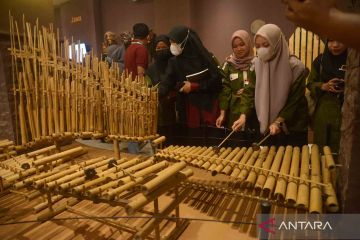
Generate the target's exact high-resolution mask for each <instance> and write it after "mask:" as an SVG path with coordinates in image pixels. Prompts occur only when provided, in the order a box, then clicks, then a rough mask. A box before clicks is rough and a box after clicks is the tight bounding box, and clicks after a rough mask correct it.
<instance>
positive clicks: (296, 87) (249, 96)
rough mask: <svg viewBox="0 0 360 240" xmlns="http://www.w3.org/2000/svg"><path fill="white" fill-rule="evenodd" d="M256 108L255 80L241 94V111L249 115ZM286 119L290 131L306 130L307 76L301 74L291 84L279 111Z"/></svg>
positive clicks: (280, 115)
mask: <svg viewBox="0 0 360 240" xmlns="http://www.w3.org/2000/svg"><path fill="white" fill-rule="evenodd" d="M254 108H255V81H254V84H250V85H249V86H248V87H246V88H245V89H244V93H243V94H242V95H241V103H240V112H241V113H244V114H246V116H248V115H249V114H250V113H251V110H252V109H254ZM279 117H282V118H284V119H285V124H286V127H287V128H288V130H289V131H290V132H306V131H307V125H308V105H307V101H306V98H305V76H303V75H301V76H300V77H299V78H298V79H296V81H295V82H294V83H293V84H292V85H291V87H290V92H289V96H288V99H287V101H286V103H285V106H284V107H283V109H282V110H281V111H280V113H279Z"/></svg>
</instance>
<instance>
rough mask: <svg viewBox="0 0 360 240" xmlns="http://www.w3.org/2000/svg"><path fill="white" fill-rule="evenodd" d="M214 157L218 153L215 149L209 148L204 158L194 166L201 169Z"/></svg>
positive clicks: (200, 158)
mask: <svg viewBox="0 0 360 240" xmlns="http://www.w3.org/2000/svg"><path fill="white" fill-rule="evenodd" d="M214 156H216V153H215V152H214V150H213V147H209V148H208V151H207V153H206V154H205V152H204V154H203V156H202V157H199V159H198V161H197V162H195V163H193V164H194V165H196V166H197V167H200V168H201V167H202V166H203V165H204V164H205V163H206V161H208V160H209V159H211V158H212V157H214ZM194 161H195V160H194Z"/></svg>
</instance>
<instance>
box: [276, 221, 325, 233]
mask: <svg viewBox="0 0 360 240" xmlns="http://www.w3.org/2000/svg"><path fill="white" fill-rule="evenodd" d="M278 230H321V231H325V230H332V227H331V225H330V223H329V222H325V223H323V222H321V221H314V222H310V221H295V222H291V221H288V222H286V221H282V222H281V224H280V226H279V228H278Z"/></svg>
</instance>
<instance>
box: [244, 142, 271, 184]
mask: <svg viewBox="0 0 360 240" xmlns="http://www.w3.org/2000/svg"><path fill="white" fill-rule="evenodd" d="M268 153H269V147H263V148H262V149H261V151H260V154H259V157H258V158H257V160H256V162H255V164H254V167H262V165H263V163H264V161H265V160H266V157H267V155H268ZM260 171H261V170H259V169H252V170H251V172H250V173H249V176H248V177H247V179H246V181H245V183H246V185H247V186H248V187H253V186H254V185H255V181H256V178H257V177H258V174H259V173H260Z"/></svg>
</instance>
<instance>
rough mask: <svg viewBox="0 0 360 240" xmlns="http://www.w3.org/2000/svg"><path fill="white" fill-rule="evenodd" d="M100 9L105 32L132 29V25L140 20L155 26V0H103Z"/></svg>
mask: <svg viewBox="0 0 360 240" xmlns="http://www.w3.org/2000/svg"><path fill="white" fill-rule="evenodd" d="M100 11H101V16H102V29H103V33H105V32H106V31H113V32H116V33H121V32H123V31H132V26H133V25H134V24H135V23H138V22H144V23H146V24H147V25H148V26H149V27H150V28H154V20H155V17H154V1H153V0H139V1H137V2H133V1H132V0H102V1H101V8H100Z"/></svg>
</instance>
